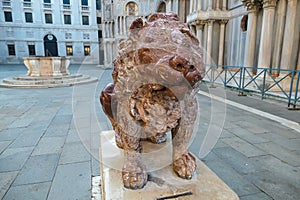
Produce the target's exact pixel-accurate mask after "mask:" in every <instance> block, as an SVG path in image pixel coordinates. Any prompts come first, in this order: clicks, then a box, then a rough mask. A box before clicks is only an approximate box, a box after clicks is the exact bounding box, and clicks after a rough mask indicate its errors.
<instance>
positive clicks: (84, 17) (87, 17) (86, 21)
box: [82, 16, 89, 25]
mask: <svg viewBox="0 0 300 200" xmlns="http://www.w3.org/2000/svg"><path fill="white" fill-rule="evenodd" d="M82 25H89V16H82Z"/></svg>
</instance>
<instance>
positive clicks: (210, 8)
mask: <svg viewBox="0 0 300 200" xmlns="http://www.w3.org/2000/svg"><path fill="white" fill-rule="evenodd" d="M207 10H212V0H208V8H207Z"/></svg>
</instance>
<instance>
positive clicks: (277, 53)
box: [272, 0, 286, 74]
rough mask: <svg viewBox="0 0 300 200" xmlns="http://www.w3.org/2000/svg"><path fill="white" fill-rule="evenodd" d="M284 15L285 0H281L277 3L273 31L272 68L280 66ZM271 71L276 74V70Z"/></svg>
mask: <svg viewBox="0 0 300 200" xmlns="http://www.w3.org/2000/svg"><path fill="white" fill-rule="evenodd" d="M285 17H286V0H281V1H279V3H278V11H277V18H278V21H277V24H276V32H275V42H274V53H273V61H272V68H275V69H279V68H280V60H281V52H282V43H283V35H284V34H283V33H284V27H285ZM273 73H275V74H278V71H273Z"/></svg>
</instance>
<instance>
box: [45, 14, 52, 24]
mask: <svg viewBox="0 0 300 200" xmlns="http://www.w3.org/2000/svg"><path fill="white" fill-rule="evenodd" d="M45 22H46V24H52V14H49V13H46V14H45Z"/></svg>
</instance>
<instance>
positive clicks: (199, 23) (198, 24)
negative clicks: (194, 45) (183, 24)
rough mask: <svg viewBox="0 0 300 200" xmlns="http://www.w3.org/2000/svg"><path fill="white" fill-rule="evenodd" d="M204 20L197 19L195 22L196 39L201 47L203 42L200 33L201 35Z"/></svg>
mask: <svg viewBox="0 0 300 200" xmlns="http://www.w3.org/2000/svg"><path fill="white" fill-rule="evenodd" d="M204 24H205V23H204V21H200V20H199V21H197V24H196V30H197V39H198V40H199V46H200V47H201V48H203V46H202V45H203V43H202V41H203V40H202V35H203V29H204Z"/></svg>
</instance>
